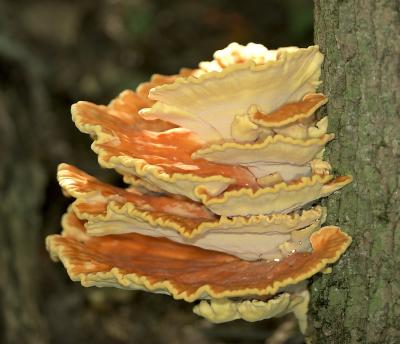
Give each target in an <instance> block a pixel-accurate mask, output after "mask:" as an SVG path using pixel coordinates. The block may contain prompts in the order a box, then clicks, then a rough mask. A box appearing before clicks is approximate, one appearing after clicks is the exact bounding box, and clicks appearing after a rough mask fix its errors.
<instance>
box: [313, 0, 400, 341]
mask: <svg viewBox="0 0 400 344" xmlns="http://www.w3.org/2000/svg"><path fill="white" fill-rule="evenodd" d="M314 3H315V41H316V44H319V45H320V47H321V49H322V52H323V53H324V54H325V62H324V66H323V75H322V79H323V81H324V83H323V91H324V92H325V93H326V94H327V95H328V96H329V99H330V100H329V103H328V106H327V113H328V115H329V120H330V131H331V132H334V133H336V134H337V136H336V140H335V141H334V142H333V143H332V144H331V145H330V147H329V148H328V154H327V158H328V160H329V161H330V162H331V163H332V165H333V166H334V168H335V169H336V170H335V172H337V173H338V174H339V173H340V174H351V175H353V177H354V182H353V183H352V185H350V186H348V187H347V188H345V190H343V191H341V192H340V193H339V194H338V195H336V196H333V197H331V198H330V200H329V201H328V202H327V205H328V214H329V216H328V221H327V223H328V224H332V225H339V226H340V227H342V229H343V230H345V231H346V232H348V233H349V234H350V235H351V236H352V237H353V244H352V245H351V247H350V249H349V250H348V252H347V253H346V254H345V255H344V257H343V258H342V259H341V260H340V261H339V263H338V264H337V265H336V266H335V267H334V268H333V273H332V274H330V275H323V276H317V277H315V279H314V282H313V284H312V286H311V288H312V304H311V310H310V318H311V326H312V327H314V331H313V334H312V338H313V339H314V340H313V342H316V343H336V344H342V343H399V342H400V272H399V266H400V189H399V188H400V178H399V172H400V62H399V61H400V60H399V55H400V44H399V43H400V32H399V31H400V20H399V16H400V13H399V2H398V0H388V1H383V0H382V1H381V0H365V1H354V0H349V1H335V0H315V2H314Z"/></svg>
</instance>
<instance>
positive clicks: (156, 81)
mask: <svg viewBox="0 0 400 344" xmlns="http://www.w3.org/2000/svg"><path fill="white" fill-rule="evenodd" d="M322 61H323V55H322V54H321V53H320V52H319V49H318V47H317V46H311V47H308V48H304V49H301V48H293V47H290V48H280V49H278V50H267V49H266V48H265V47H263V46H261V45H258V44H248V45H247V46H241V45H239V44H236V43H233V44H230V45H229V46H228V47H227V48H225V49H223V50H220V51H217V52H216V53H215V54H214V60H212V61H209V62H202V63H200V64H199V67H198V68H197V69H182V70H181V71H180V73H179V74H177V75H172V76H164V75H158V74H156V75H153V77H152V78H151V80H150V81H149V82H146V83H143V84H141V85H140V86H139V87H138V88H137V89H136V91H124V92H123V93H122V94H120V95H119V96H118V97H117V98H116V99H115V100H113V101H112V102H111V103H110V104H109V105H107V106H104V105H95V104H92V103H89V102H78V103H76V104H74V105H73V106H72V118H73V121H74V122H75V124H76V126H77V127H78V128H79V130H80V131H82V132H84V133H87V134H89V135H90V136H91V137H92V139H93V144H92V149H93V150H94V151H95V152H96V153H97V154H98V160H99V163H100V165H101V166H102V167H105V168H112V169H115V170H116V171H117V172H118V173H120V174H121V175H122V176H123V178H124V182H125V183H126V184H127V186H126V187H124V188H120V187H115V186H112V185H109V184H106V183H103V182H101V181H99V180H97V179H96V178H94V177H92V176H90V175H88V174H86V173H85V172H83V171H80V170H79V169H78V168H76V167H73V166H70V165H67V164H61V165H60V166H59V169H58V181H59V183H60V185H61V187H62V189H63V191H64V192H65V193H66V194H67V195H69V196H72V197H73V198H75V201H74V202H73V203H72V204H71V206H70V208H69V209H68V211H67V213H66V214H65V215H64V217H63V220H62V227H63V232H62V234H61V235H51V236H49V237H48V238H47V247H48V250H49V252H50V255H51V257H52V258H53V259H54V260H60V261H61V262H62V263H63V264H64V266H65V268H66V269H67V271H68V274H69V276H70V277H71V279H72V280H74V281H80V282H81V283H82V285H84V286H98V287H118V288H125V289H140V290H147V291H151V292H155V293H164V294H169V295H171V296H172V297H174V298H175V299H183V300H185V301H188V302H194V301H196V305H195V306H194V312H195V313H196V314H198V315H200V316H203V317H205V318H208V319H209V320H211V321H213V322H217V323H218V322H226V321H231V320H234V319H244V320H247V321H256V320H261V319H266V318H270V317H275V316H281V315H283V314H286V313H289V312H293V313H294V314H295V315H296V316H297V318H298V319H299V322H300V327H301V329H302V330H303V331H304V330H305V327H306V312H307V304H308V299H309V296H308V291H307V286H306V280H307V279H308V278H309V277H311V276H313V275H314V274H316V273H318V272H321V271H326V269H327V266H328V265H329V264H332V263H334V262H335V261H336V260H337V259H338V258H339V257H340V255H341V254H342V253H343V252H344V251H345V250H346V248H347V247H348V246H349V245H350V242H351V238H350V237H349V236H348V235H346V234H345V233H343V232H342V231H341V230H340V229H339V228H337V227H333V226H326V227H322V225H323V223H324V221H325V217H326V210H325V209H324V208H323V207H321V206H319V205H318V204H316V201H317V200H318V199H320V198H321V197H325V196H328V195H329V194H331V193H333V192H335V191H336V190H338V189H340V188H342V187H343V186H345V185H346V184H348V183H349V182H350V181H351V177H349V176H339V177H334V176H333V175H332V174H331V166H330V165H329V163H328V162H326V161H323V160H322V153H323V150H324V147H325V145H326V144H327V143H328V142H329V141H330V140H332V139H333V137H334V135H333V134H331V133H328V132H327V127H328V125H327V124H328V123H327V118H326V117H323V118H317V116H316V114H315V112H316V110H317V109H318V108H320V107H321V106H322V105H324V104H325V103H326V102H327V98H326V96H325V95H323V94H321V93H316V89H317V87H318V85H319V84H320V81H319V78H320V69H321V63H322Z"/></svg>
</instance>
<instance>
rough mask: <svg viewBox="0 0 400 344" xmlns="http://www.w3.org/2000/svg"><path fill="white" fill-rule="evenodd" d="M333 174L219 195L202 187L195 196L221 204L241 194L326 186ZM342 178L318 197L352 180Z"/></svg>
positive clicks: (257, 194)
mask: <svg viewBox="0 0 400 344" xmlns="http://www.w3.org/2000/svg"><path fill="white" fill-rule="evenodd" d="M333 178H334V176H332V175H318V174H317V175H313V176H311V177H302V178H300V181H301V182H300V183H296V184H287V183H285V182H282V183H279V184H275V185H273V186H270V187H266V188H262V189H259V190H257V191H253V190H252V189H245V188H242V189H240V190H232V191H225V192H224V193H223V194H222V195H221V196H217V197H211V196H210V195H208V194H207V191H206V190H204V189H202V190H200V193H198V194H197V196H198V197H199V198H200V199H201V200H202V202H203V204H204V205H206V206H210V205H214V204H222V203H225V202H226V201H227V200H229V199H231V198H238V197H241V196H247V197H249V198H250V199H256V198H258V197H260V196H262V195H264V194H267V193H278V192H280V191H297V190H301V189H303V188H305V187H307V186H312V185H315V184H317V183H319V184H321V185H323V186H327V185H325V184H327V183H329V182H330V181H332V179H333ZM341 178H344V180H343V181H342V182H338V183H335V184H334V186H333V187H328V186H327V187H326V192H324V193H323V195H321V196H320V197H319V198H321V197H324V195H325V194H330V193H331V192H333V191H335V189H339V188H341V187H343V186H345V185H347V184H349V183H351V182H352V180H353V178H352V177H351V176H342V177H341Z"/></svg>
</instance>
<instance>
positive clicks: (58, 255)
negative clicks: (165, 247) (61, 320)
mask: <svg viewBox="0 0 400 344" xmlns="http://www.w3.org/2000/svg"><path fill="white" fill-rule="evenodd" d="M63 226H64V231H66V230H68V226H69V224H67V223H66V221H63ZM72 230H73V229H72ZM332 230H335V231H336V232H338V233H340V235H342V236H344V237H345V238H346V241H345V242H343V243H342V245H341V246H340V247H339V248H338V249H337V250H336V252H335V253H334V255H333V256H332V257H330V258H324V259H322V260H320V261H319V262H318V263H317V264H315V265H314V266H313V267H312V268H311V269H309V270H308V271H307V273H305V274H304V275H302V276H299V277H297V278H292V277H290V278H286V279H283V280H281V281H275V282H274V283H272V285H269V286H267V287H265V288H261V289H260V288H244V289H240V290H225V291H223V292H216V291H214V290H213V289H212V288H211V287H210V285H208V284H205V285H203V286H201V287H199V288H198V289H197V290H196V291H195V292H193V293H191V294H188V292H187V291H183V292H179V291H178V290H177V289H176V288H175V286H174V285H173V283H171V282H170V281H168V280H166V281H162V282H154V283H152V282H150V281H149V279H148V278H147V277H145V276H139V275H137V274H134V273H130V274H125V273H124V272H123V271H120V269H118V268H112V269H111V270H109V271H106V272H97V273H89V274H85V273H80V274H73V273H72V271H73V263H72V262H71V261H70V258H69V257H68V254H67V253H66V254H64V251H65V250H66V248H65V247H64V246H63V245H62V244H61V245H59V244H57V243H56V240H53V239H56V238H57V237H59V235H50V236H48V237H47V238H46V247H47V250H48V251H49V253H50V256H51V258H52V259H53V260H55V261H57V260H60V261H61V262H62V263H63V265H64V267H65V269H66V270H67V273H68V275H69V277H70V278H71V280H73V281H80V282H81V284H82V286H84V287H90V286H97V287H106V286H107V287H111V286H113V287H118V288H122V289H139V290H147V291H151V292H156V293H164V294H165V293H167V294H170V295H171V296H172V297H173V298H174V299H177V300H179V299H183V300H185V301H187V302H193V301H195V300H198V299H202V298H207V297H211V298H224V297H238V296H244V295H273V294H275V293H276V292H277V291H278V290H279V289H280V288H282V287H286V286H288V285H293V284H296V283H299V282H300V281H303V280H305V279H308V278H310V277H311V276H313V275H315V274H316V273H318V272H320V271H321V270H323V269H324V268H325V267H326V266H327V265H328V264H332V263H334V262H336V261H337V260H338V259H339V257H340V256H341V255H342V254H343V253H344V252H345V251H346V249H347V248H348V247H349V246H350V244H351V241H352V239H351V237H350V236H349V235H347V234H346V233H344V232H342V231H340V229H339V228H338V227H335V226H329V227H324V228H321V229H320V230H319V231H317V232H315V233H313V234H312V235H311V237H310V241H311V244H312V246H313V247H314V245H313V238H315V237H318V236H321V235H324V232H330V231H332ZM67 252H68V249H67Z"/></svg>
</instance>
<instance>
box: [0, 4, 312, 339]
mask: <svg viewBox="0 0 400 344" xmlns="http://www.w3.org/2000/svg"><path fill="white" fill-rule="evenodd" d="M312 35H313V31H312V1H311V0H286V1H282V0H281V1H279V0H273V1H254V0H245V1H228V0H217V1H216V0H214V1H204V0H203V1H194V0H187V1H162V0H160V1H155V0H152V1H145V0H142V1H140V0H126V1H122V0H109V1H77V0H76V1H61V0H58V1H55V0H53V1H51V0H37V1H27V0H20V1H11V0H9V1H4V0H3V1H0V129H1V136H0V158H1V164H2V168H1V174H0V186H1V194H0V195H1V196H2V198H3V200H4V199H7V198H10V197H13V195H14V193H11V192H9V190H10V183H11V182H10V180H13V178H14V174H15V173H16V172H15V171H18V169H16V168H15V169H14V167H15V166H20V169H19V170H22V171H23V175H24V177H23V178H24V181H25V182H26V186H24V187H22V186H21V188H20V190H19V192H18V195H17V196H15V197H17V198H18V199H17V200H16V201H15V202H13V203H12V204H14V205H13V206H11V207H10V208H7V209H6V207H5V206H4V209H2V210H4V211H5V213H6V214H7V212H8V215H9V216H8V219H11V222H13V221H12V220H13V218H14V217H15V221H14V222H15V223H14V224H12V225H10V224H6V223H4V222H2V223H3V224H2V228H1V230H2V231H8V230H10V231H11V230H12V231H15V233H17V232H18V233H22V234H21V235H18V236H17V238H18V239H15V237H16V236H11V235H10V236H4V235H3V238H4V237H6V238H14V239H13V240H21V241H23V240H33V241H34V245H33V246H30V247H31V249H32V247H33V249H32V250H31V251H29V250H24V249H23V248H21V247H24V246H23V245H16V247H17V249H16V250H15V252H13V254H12V255H10V256H9V255H7V254H6V253H4V252H3V253H4V254H3V256H2V259H3V261H5V260H7V259H8V263H10V260H11V259H14V260H15V261H16V263H15V264H16V270H15V271H8V273H9V275H10V274H11V275H13V274H14V275H15V276H14V278H15V280H16V281H17V282H18V281H19V280H20V279H22V280H23V281H25V282H23V283H25V284H24V285H28V287H29V285H32V290H33V292H32V293H33V294H32V295H34V298H33V296H32V300H31V299H29V300H24V298H23V297H21V296H19V295H17V294H16V295H15V296H12V295H13V294H10V293H9V292H7V293H3V295H2V298H1V299H0V300H1V306H2V313H1V314H2V315H1V318H0V320H1V327H0V330H1V332H3V333H6V332H7V331H8V330H9V329H8V328H7V327H9V326H10V325H9V324H10V321H9V316H10V315H9V313H10V312H11V311H13V310H11V308H9V307H11V306H9V305H12V307H14V308H15V307H17V308H18V307H20V308H21V310H20V311H19V314H24V307H28V308H27V310H28V309H31V308H29V307H33V308H34V309H35V310H36V311H35V312H36V313H35V312H34V314H37V315H36V317H37V319H35V321H34V322H33V324H35V325H32V326H33V327H35V326H37V327H38V330H37V331H38V333H40V334H38V336H37V339H36V340H35V342H37V343H45V342H48V343H60V344H62V343H89V342H90V343H108V344H110V343H117V344H119V343H121V344H122V343H174V344H175V343H176V344H179V343H199V344H200V343H201V344H203V343H204V344H207V343H221V344H222V343H270V344H272V343H275V344H277V343H302V338H301V336H300V335H299V334H298V332H297V328H296V327H295V325H294V322H293V321H292V318H290V317H286V318H284V319H283V320H282V319H280V320H271V321H261V322H258V323H253V324H252V323H246V322H243V321H235V322H232V323H228V324H223V325H213V324H210V323H209V322H207V321H205V320H204V319H201V318H199V317H197V316H195V315H194V314H192V312H191V308H192V305H190V304H186V303H184V302H182V301H174V300H172V299H171V298H169V297H167V296H162V295H153V294H149V293H144V292H139V291H122V290H117V289H97V288H88V289H86V288H83V287H81V286H80V285H79V284H77V283H73V282H71V281H70V280H69V278H68V276H67V274H66V272H65V270H64V269H63V267H62V265H61V264H54V263H52V262H51V261H50V259H49V257H48V254H47V252H46V251H45V247H44V238H45V237H46V235H48V234H52V233H58V232H59V231H60V225H59V223H60V217H61V215H62V213H63V212H64V211H65V209H66V207H67V206H68V204H69V202H70V200H68V199H65V198H64V197H63V196H62V193H61V191H60V189H59V187H58V185H57V182H56V180H55V172H56V167H57V165H58V164H59V163H61V162H67V163H70V164H75V165H77V166H78V167H80V168H81V169H83V170H85V171H87V172H89V173H91V174H93V175H96V176H98V177H100V178H102V179H103V180H105V181H108V182H112V183H118V182H120V180H119V179H118V176H117V175H116V174H115V173H113V172H112V171H106V170H102V169H101V168H100V167H99V166H98V164H97V160H96V156H95V154H94V153H93V152H92V151H91V150H90V143H91V141H90V139H89V138H88V137H86V135H83V134H80V133H79V132H78V130H77V129H76V128H75V127H74V125H73V123H72V121H71V118H70V114H69V108H70V106H71V104H72V103H74V102H76V101H78V100H88V101H93V102H97V103H103V104H106V103H108V102H109V101H110V100H111V99H112V98H113V97H115V96H116V95H117V94H118V93H119V92H121V91H122V90H124V89H126V88H135V87H136V86H137V84H138V83H139V82H142V81H146V80H148V79H149V77H150V76H151V74H152V73H161V74H174V73H176V72H177V71H178V70H179V69H180V68H181V67H195V66H196V64H197V63H198V62H199V61H201V60H210V59H211V57H212V53H213V52H214V51H215V50H217V49H222V48H224V47H225V46H226V45H227V44H228V43H230V42H232V41H237V42H239V43H242V44H246V43H248V42H256V43H262V44H264V45H266V46H267V47H268V48H277V47H279V46H288V45H297V46H308V45H310V44H312ZM28 156H29V159H28ZM28 162H29V164H28ZM7 166H8V167H7ZM10 166H13V167H12V168H11V167H10ZM25 166H26V170H27V171H24V168H25ZM32 166H33V167H32ZM35 166H39V167H40V171H41V172H40V176H37V175H35V171H36V167H35ZM10 171H12V172H10ZM25 176H26V177H25ZM21 178H22V177H21ZM27 179H28V180H27ZM20 184H21V183H20ZM21 185H22V184H21ZM24 185H25V184H24ZM29 195H33V196H34V199H35V200H36V201H35V203H34V205H31V204H30V203H29V202H28V201H26V202H24V200H25V199H29ZM15 204H16V205H15ZM16 208H18V209H16ZM13 213H14V214H15V215H13ZM18 214H21V215H18ZM27 214H30V215H29V216H30V217H31V219H29V221H25V222H24V221H22V220H21V221H19V220H18V219H22V218H23V217H24V215H25V216H27ZM13 216H14V217H13ZM4 218H6V219H7V216H3V219H4ZM27 223H28V225H27ZM22 227H23V228H22ZM24 233H26V235H25V234H24ZM10 240H11V239H10ZM3 244H4V243H3ZM11 244H12V243H11ZM11 244H10V245H11ZM18 247H19V248H18ZM29 254H30V255H31V257H28V256H27V255H29ZM19 260H20V264H26V262H28V263H29V262H31V266H30V267H29V268H24V267H18V264H19V263H18V261H19ZM29 264H30V263H29ZM21 271H23V274H24V276H20V275H19V274H21ZM3 272H4V271H3ZM0 273H1V272H0ZM9 275H6V274H5V273H4V274H3V275H0V279H1V278H3V280H2V281H1V282H0V283H1V284H2V286H3V288H11V289H12V288H14V286H13V283H14V282H12V281H6V279H7V278H9V277H7V276H9ZM7 283H9V284H7ZM18 283H19V282H18ZM21 283H22V282H21ZM18 285H19V284H18ZM7 290H8V289H7ZM8 291H9V290H8ZM6 294H7V295H6ZM10 295H11V296H10ZM13 297H15V300H11V301H10V300H9V298H13ZM30 297H31V296H29V298H30ZM30 302H31V303H32V304H31V305H26V303H30ZM27 314H28V313H27ZM13 321H14V322H18V321H25V320H23V319H18V317H17V318H16V319H14V320H13ZM27 321H28V320H27ZM29 321H31V320H29ZM29 321H28V322H29ZM15 326H16V327H18V326H17V325H15ZM39 328H40V329H39ZM31 331H32V333H35V331H36V330H35V328H32V329H31ZM279 336H281V337H279ZM0 341H1V340H0Z"/></svg>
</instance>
